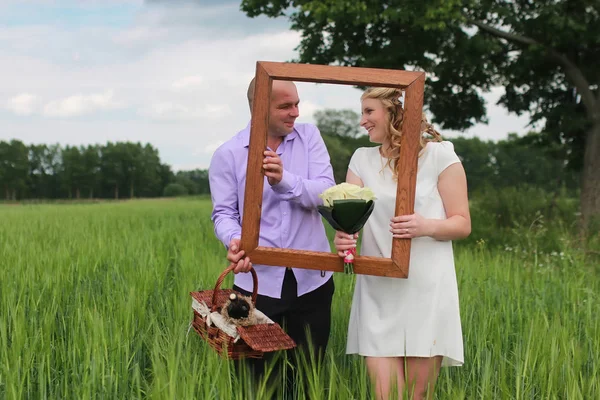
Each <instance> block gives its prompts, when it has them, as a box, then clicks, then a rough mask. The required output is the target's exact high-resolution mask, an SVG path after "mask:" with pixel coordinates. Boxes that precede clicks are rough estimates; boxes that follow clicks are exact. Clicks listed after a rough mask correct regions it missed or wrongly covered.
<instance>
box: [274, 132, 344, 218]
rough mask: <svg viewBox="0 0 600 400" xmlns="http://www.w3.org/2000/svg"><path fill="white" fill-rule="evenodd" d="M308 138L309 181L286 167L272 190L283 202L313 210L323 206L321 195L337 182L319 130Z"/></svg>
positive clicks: (311, 133)
mask: <svg viewBox="0 0 600 400" xmlns="http://www.w3.org/2000/svg"><path fill="white" fill-rule="evenodd" d="M308 137H309V142H308V146H309V153H308V163H309V165H308V179H306V178H302V177H300V176H298V175H296V174H293V173H291V172H289V171H288V170H286V169H285V165H284V166H283V167H284V170H283V177H282V179H281V182H279V183H278V184H276V185H273V186H271V188H272V189H273V191H275V192H276V193H278V194H279V197H280V198H281V199H282V200H288V201H294V202H297V203H299V204H300V205H301V206H302V207H305V208H309V209H312V208H316V207H317V206H318V205H320V204H321V199H320V198H319V194H321V193H322V192H323V191H324V190H325V189H327V188H329V187H331V186H333V185H335V180H334V179H333V168H332V167H331V162H330V159H329V153H328V152H327V147H325V142H323V138H322V137H321V134H320V133H319V130H318V129H317V128H316V127H314V128H313V131H312V132H310V133H309V135H308Z"/></svg>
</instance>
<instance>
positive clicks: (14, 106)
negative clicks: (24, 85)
mask: <svg viewBox="0 0 600 400" xmlns="http://www.w3.org/2000/svg"><path fill="white" fill-rule="evenodd" d="M38 103H39V98H38V97H37V96H36V95H34V94H30V93H21V94H19V95H17V96H15V97H13V98H11V99H10V100H8V102H7V103H6V108H7V109H8V110H10V111H12V112H13V113H15V114H17V115H31V114H33V113H34V112H35V110H36V108H37V104H38Z"/></svg>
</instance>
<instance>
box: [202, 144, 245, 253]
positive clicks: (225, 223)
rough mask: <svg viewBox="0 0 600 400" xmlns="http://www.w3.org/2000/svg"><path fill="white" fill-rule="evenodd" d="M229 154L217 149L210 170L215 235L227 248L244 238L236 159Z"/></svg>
mask: <svg viewBox="0 0 600 400" xmlns="http://www.w3.org/2000/svg"><path fill="white" fill-rule="evenodd" d="M228 153H229V152H228V151H227V150H226V149H224V148H223V147H220V148H219V149H217V151H215V153H214V155H213V157H212V159H211V160H210V167H209V169H208V182H209V186H210V196H211V198H212V204H213V211H212V215H211V219H212V221H213V224H214V229H215V235H216V236H217V238H218V239H219V240H220V241H221V243H223V245H225V247H229V244H230V243H231V240H232V239H234V238H237V239H239V238H240V237H241V236H242V226H241V223H240V212H239V208H238V207H239V206H238V204H239V203H238V189H237V179H236V177H235V170H234V165H233V160H234V157H233V156H232V155H229V154H228Z"/></svg>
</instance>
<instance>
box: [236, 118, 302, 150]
mask: <svg viewBox="0 0 600 400" xmlns="http://www.w3.org/2000/svg"><path fill="white" fill-rule="evenodd" d="M251 123H252V121H250V122H248V125H246V129H244V131H243V133H242V142H243V143H244V147H248V146H250V125H251ZM297 136H298V130H297V129H296V125H294V130H293V131H292V132H291V133H289V134H288V135H286V136H285V137H284V138H283V141H284V142H289V141H290V140H294V139H295V138H296V137H297Z"/></svg>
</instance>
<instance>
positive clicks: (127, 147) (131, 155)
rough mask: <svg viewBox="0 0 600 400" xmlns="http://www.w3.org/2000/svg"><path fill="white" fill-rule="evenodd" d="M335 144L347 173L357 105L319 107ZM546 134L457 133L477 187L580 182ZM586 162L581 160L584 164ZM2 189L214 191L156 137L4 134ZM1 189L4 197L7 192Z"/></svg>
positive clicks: (19, 194) (340, 168)
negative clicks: (63, 142)
mask: <svg viewBox="0 0 600 400" xmlns="http://www.w3.org/2000/svg"><path fill="white" fill-rule="evenodd" d="M315 120H316V124H317V125H318V127H319V129H320V131H321V134H322V135H323V139H324V141H325V144H326V146H327V148H328V150H329V154H330V157H331V163H332V166H333V170H334V175H335V180H336V182H338V183H340V182H343V181H344V180H345V178H346V171H347V168H348V163H349V162H350V157H351V156H352V154H353V153H354V150H356V149H357V148H358V147H365V146H372V145H373V144H372V143H370V142H369V138H368V136H366V135H364V134H363V132H361V128H360V127H359V125H358V121H359V116H358V114H356V113H355V112H354V111H352V110H323V111H318V112H316V113H315ZM539 138H540V135H537V134H529V135H526V136H522V137H519V136H517V135H514V134H512V135H509V137H508V138H507V139H505V140H501V141H498V142H493V141H483V140H480V139H478V138H472V139H467V138H462V137H459V138H453V139H451V140H452V142H453V143H454V146H455V150H456V152H457V154H459V156H460V157H461V159H462V162H463V165H464V166H465V170H466V171H467V177H468V180H469V190H470V192H472V193H473V192H476V191H478V190H479V189H483V188H486V187H492V188H506V187H516V186H522V185H527V186H533V187H537V188H541V189H545V190H547V191H550V192H555V191H557V190H559V189H560V190H562V189H567V190H569V191H571V192H572V193H574V192H575V191H576V190H577V189H578V188H579V185H580V171H581V168H576V167H575V166H577V164H573V163H570V164H569V163H568V157H569V153H568V152H567V151H565V150H564V148H563V147H548V146H547V145H545V144H544V143H543V142H540V141H539ZM579 167H580V165H579ZM0 190H2V193H3V196H1V197H4V198H5V199H6V200H21V199H79V198H113V199H119V198H134V197H159V196H183V195H188V194H192V195H198V194H209V193H210V189H209V185H208V171H207V170H193V171H179V172H177V173H174V172H173V171H172V170H171V167H170V166H169V165H166V164H163V163H162V162H161V160H160V158H159V155H158V151H157V150H156V149H155V148H153V147H152V145H150V144H145V145H142V144H140V143H129V142H119V143H110V142H109V143H107V144H106V145H102V146H101V145H89V146H81V147H74V146H66V147H64V148H63V147H60V146H59V145H50V146H48V145H35V144H32V145H25V144H23V143H22V142H20V141H18V140H12V141H11V142H2V141H0ZM1 197H0V198H1Z"/></svg>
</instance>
